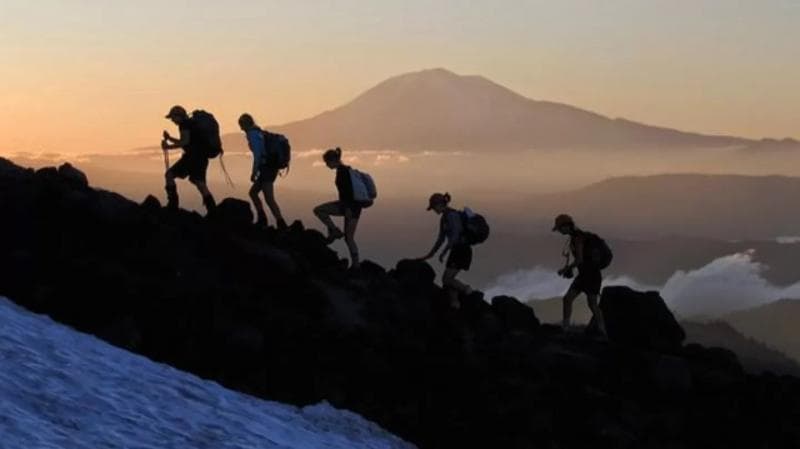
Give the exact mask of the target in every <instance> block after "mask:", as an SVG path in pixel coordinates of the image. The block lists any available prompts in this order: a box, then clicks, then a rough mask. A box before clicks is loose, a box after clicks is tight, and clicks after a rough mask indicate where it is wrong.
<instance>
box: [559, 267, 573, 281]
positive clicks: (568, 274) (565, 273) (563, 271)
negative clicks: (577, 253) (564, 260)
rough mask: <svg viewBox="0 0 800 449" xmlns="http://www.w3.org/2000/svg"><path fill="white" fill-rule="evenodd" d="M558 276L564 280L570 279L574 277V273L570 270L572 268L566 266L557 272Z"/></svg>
mask: <svg viewBox="0 0 800 449" xmlns="http://www.w3.org/2000/svg"><path fill="white" fill-rule="evenodd" d="M558 275H559V276H561V277H562V278H565V279H572V278H573V277H575V273H574V272H573V270H572V267H570V266H566V267H564V268H562V269H560V270H558Z"/></svg>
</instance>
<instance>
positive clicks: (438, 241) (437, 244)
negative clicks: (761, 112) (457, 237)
mask: <svg viewBox="0 0 800 449" xmlns="http://www.w3.org/2000/svg"><path fill="white" fill-rule="evenodd" d="M444 239H445V235H444V232H443V231H440V232H439V237H438V238H437V239H436V242H435V243H434V244H433V248H431V250H430V252H429V253H428V254H426V255H425V257H422V258H421V259H422V260H428V259H430V258H431V257H433V256H435V255H436V252H437V251H439V248H441V247H442V244H444Z"/></svg>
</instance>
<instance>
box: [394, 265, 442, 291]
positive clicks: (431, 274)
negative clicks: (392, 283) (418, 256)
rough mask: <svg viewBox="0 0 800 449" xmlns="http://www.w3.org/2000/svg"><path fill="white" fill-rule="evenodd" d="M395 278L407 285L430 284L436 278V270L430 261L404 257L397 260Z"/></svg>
mask: <svg viewBox="0 0 800 449" xmlns="http://www.w3.org/2000/svg"><path fill="white" fill-rule="evenodd" d="M393 273H394V276H395V278H396V279H397V280H398V281H400V282H401V283H403V284H407V285H425V286H427V285H430V284H433V282H434V280H435V279H436V272H435V271H434V270H433V267H431V265H430V264H429V263H428V262H424V261H421V260H414V259H403V260H401V261H400V262H397V266H396V267H395V269H394V271H393Z"/></svg>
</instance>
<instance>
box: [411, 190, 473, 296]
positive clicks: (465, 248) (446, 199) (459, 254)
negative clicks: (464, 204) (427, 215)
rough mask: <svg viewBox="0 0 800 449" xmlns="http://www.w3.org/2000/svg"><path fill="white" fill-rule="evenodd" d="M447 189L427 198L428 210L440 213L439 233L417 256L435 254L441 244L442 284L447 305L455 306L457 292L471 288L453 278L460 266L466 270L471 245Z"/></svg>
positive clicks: (427, 257) (428, 256)
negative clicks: (448, 297) (448, 300)
mask: <svg viewBox="0 0 800 449" xmlns="http://www.w3.org/2000/svg"><path fill="white" fill-rule="evenodd" d="M450 200H451V197H450V194H449V193H434V194H433V195H431V197H430V199H429V200H428V210H433V211H434V212H436V213H437V214H439V215H441V219H440V220H439V236H438V237H437V239H436V242H435V243H434V244H433V248H432V249H431V250H430V252H428V254H427V255H425V256H424V257H421V258H420V260H428V259H430V258H432V257H433V256H435V255H436V252H437V251H439V248H441V247H442V245H444V244H445V241H446V242H447V244H446V245H445V247H444V249H443V250H442V252H441V253H440V254H439V262H445V257H446V258H447V262H446V263H445V270H444V274H443V275H442V286H443V287H444V288H445V289H446V290H447V293H448V295H449V296H450V306H451V307H453V308H455V309H458V308H460V307H461V302H460V301H459V299H458V295H459V293H463V294H465V295H469V294H471V293H472V288H471V287H470V286H469V285H467V284H465V283H463V282H461V281H459V280H458V279H456V277H457V276H458V273H459V272H460V271H461V270H469V268H470V266H471V265H472V246H470V244H469V242H468V241H467V239H466V236H465V232H464V219H463V216H462V212H461V211H458V210H456V209H453V208H452V207H450Z"/></svg>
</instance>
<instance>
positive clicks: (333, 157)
mask: <svg viewBox="0 0 800 449" xmlns="http://www.w3.org/2000/svg"><path fill="white" fill-rule="evenodd" d="M322 159H324V160H326V161H331V162H339V161H341V160H342V149H341V148H339V147H336V148H332V149H330V150H328V151H326V152H325V154H323V155H322Z"/></svg>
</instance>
